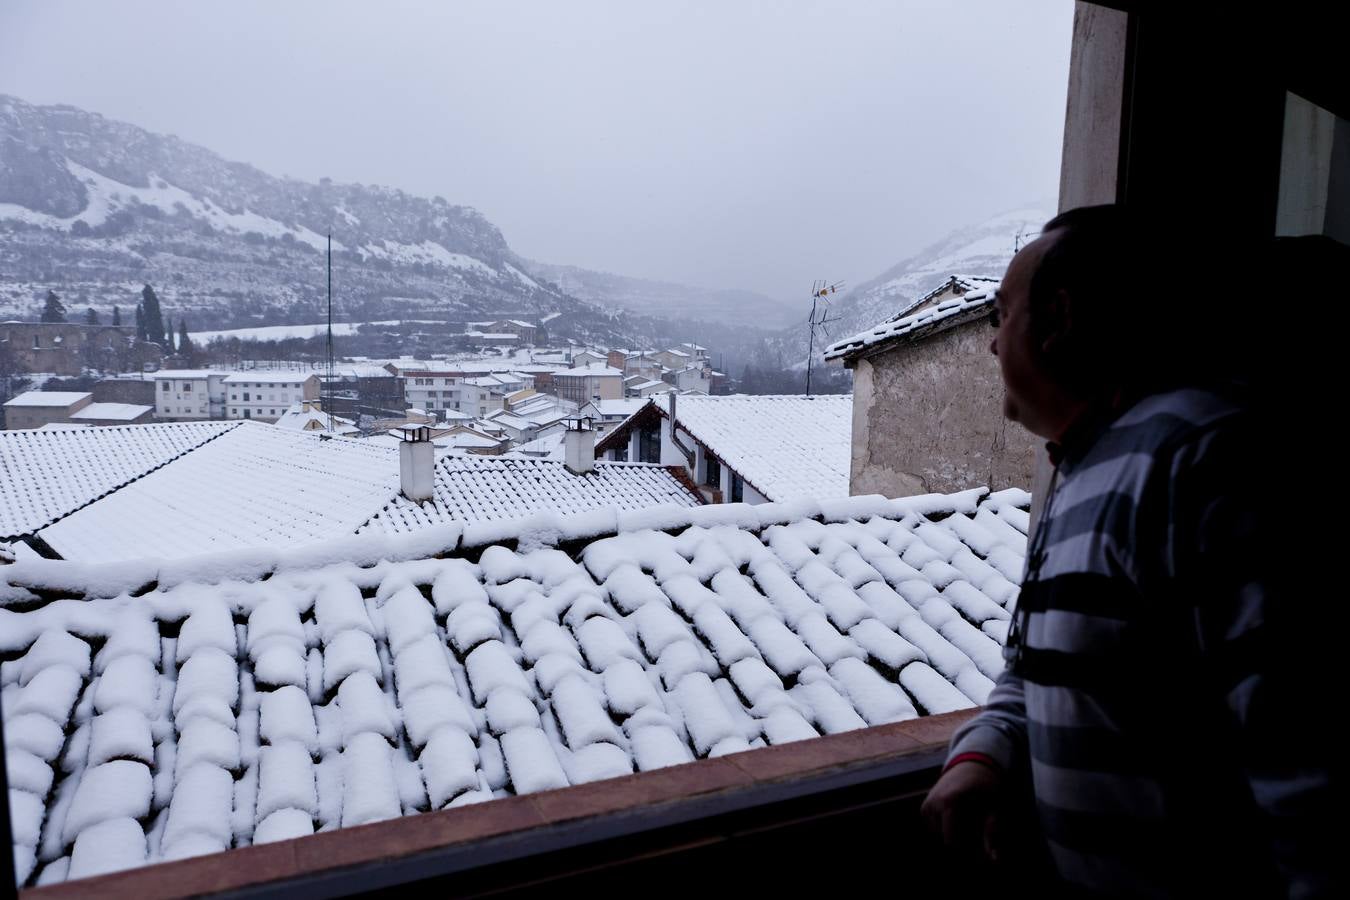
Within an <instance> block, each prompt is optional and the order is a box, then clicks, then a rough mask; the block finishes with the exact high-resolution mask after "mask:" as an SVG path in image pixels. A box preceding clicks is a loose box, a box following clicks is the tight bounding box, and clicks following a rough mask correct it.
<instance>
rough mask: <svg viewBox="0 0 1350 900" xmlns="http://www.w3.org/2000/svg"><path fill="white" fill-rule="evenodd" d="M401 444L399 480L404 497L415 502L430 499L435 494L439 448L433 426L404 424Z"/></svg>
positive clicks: (399, 446) (399, 448) (399, 444)
mask: <svg viewBox="0 0 1350 900" xmlns="http://www.w3.org/2000/svg"><path fill="white" fill-rule="evenodd" d="M401 430H402V432H403V440H401V441H399V443H398V483H399V489H400V490H401V491H402V492H403V496H405V497H407V498H408V499H409V500H411V501H413V502H414V503H421V502H422V501H423V500H430V499H431V498H432V497H434V496H435V494H436V447H435V445H434V444H432V443H431V429H430V428H427V427H426V426H414V427H404V428H403V429H401Z"/></svg>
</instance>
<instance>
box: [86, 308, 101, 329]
mask: <svg viewBox="0 0 1350 900" xmlns="http://www.w3.org/2000/svg"><path fill="white" fill-rule="evenodd" d="M84 324H86V325H97V324H98V313H96V312H94V308H93V307H92V306H91V307H89V308H88V309H86V310H85V311H84Z"/></svg>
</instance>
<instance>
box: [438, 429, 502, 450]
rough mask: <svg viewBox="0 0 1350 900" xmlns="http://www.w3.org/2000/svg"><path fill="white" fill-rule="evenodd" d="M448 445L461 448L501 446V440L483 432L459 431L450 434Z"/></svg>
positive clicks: (472, 448)
mask: <svg viewBox="0 0 1350 900" xmlns="http://www.w3.org/2000/svg"><path fill="white" fill-rule="evenodd" d="M449 441H450V446H451V447H458V448H459V449H461V450H475V449H491V448H493V447H498V446H501V443H502V442H501V441H500V440H498V439H497V438H493V437H488V436H487V435H484V434H477V433H475V432H472V431H461V432H458V433H457V434H452V435H450V437H449Z"/></svg>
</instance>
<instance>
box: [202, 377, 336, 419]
mask: <svg viewBox="0 0 1350 900" xmlns="http://www.w3.org/2000/svg"><path fill="white" fill-rule="evenodd" d="M225 388H226V390H227V391H228V394H229V397H228V399H227V400H226V407H225V408H226V413H225V417H226V418H227V419H255V420H257V421H260V422H275V421H276V420H277V419H278V418H280V417H281V416H282V415H283V414H284V413H285V412H286V410H287V409H288V408H289V407H290V406H291V404H292V403H299V402H301V401H304V400H318V399H319V376H318V375H315V374H314V373H312V372H268V371H247V372H235V373H234V374H232V375H227V376H225Z"/></svg>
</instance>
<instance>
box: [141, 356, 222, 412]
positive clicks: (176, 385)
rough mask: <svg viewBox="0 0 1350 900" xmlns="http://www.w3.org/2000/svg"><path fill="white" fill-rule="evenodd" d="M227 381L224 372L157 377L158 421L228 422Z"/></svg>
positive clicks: (167, 373)
mask: <svg viewBox="0 0 1350 900" xmlns="http://www.w3.org/2000/svg"><path fill="white" fill-rule="evenodd" d="M227 377H228V374H227V373H225V372H213V371H209V370H206V369H163V370H161V371H159V372H156V373H154V379H155V418H156V419H159V420H160V421H169V422H172V421H178V422H185V421H194V420H203V419H223V418H225V416H226V394H227V391H226V389H225V379H226V378H227Z"/></svg>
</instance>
